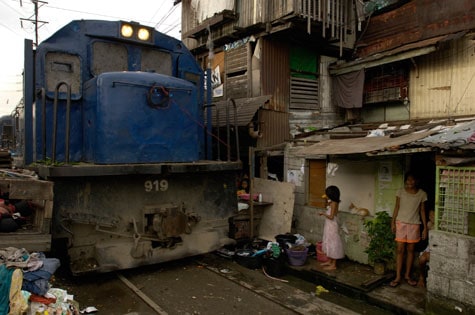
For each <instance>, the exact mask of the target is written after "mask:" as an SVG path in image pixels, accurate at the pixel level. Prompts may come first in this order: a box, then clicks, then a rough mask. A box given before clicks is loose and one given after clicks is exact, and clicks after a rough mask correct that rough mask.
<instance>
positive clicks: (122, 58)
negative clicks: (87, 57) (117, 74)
mask: <svg viewBox="0 0 475 315" xmlns="http://www.w3.org/2000/svg"><path fill="white" fill-rule="evenodd" d="M127 70H128V62H127V48H126V47H125V46H124V45H120V44H113V43H105V42H95V43H94V44H93V45H92V63H91V72H92V74H93V75H99V74H101V73H104V72H111V71H127Z"/></svg>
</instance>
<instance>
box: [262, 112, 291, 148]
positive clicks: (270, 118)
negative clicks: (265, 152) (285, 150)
mask: <svg viewBox="0 0 475 315" xmlns="http://www.w3.org/2000/svg"><path fill="white" fill-rule="evenodd" d="M259 131H260V132H261V133H262V138H258V140H257V147H258V148H269V147H272V146H274V145H278V144H282V143H284V142H285V141H286V140H288V139H289V138H290V133H289V132H290V130H289V114H288V113H282V112H275V111H271V110H264V109H261V110H259Z"/></svg>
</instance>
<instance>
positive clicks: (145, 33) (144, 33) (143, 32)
mask: <svg viewBox="0 0 475 315" xmlns="http://www.w3.org/2000/svg"><path fill="white" fill-rule="evenodd" d="M137 37H138V38H139V39H140V40H144V41H148V40H149V38H150V31H149V30H148V29H146V28H139V32H138V33H137Z"/></svg>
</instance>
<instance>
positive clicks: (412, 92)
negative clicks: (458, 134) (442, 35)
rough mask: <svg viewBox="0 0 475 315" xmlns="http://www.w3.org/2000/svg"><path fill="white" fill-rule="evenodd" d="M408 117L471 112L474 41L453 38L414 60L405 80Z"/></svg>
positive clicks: (474, 88) (473, 104) (473, 103)
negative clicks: (443, 45) (407, 92)
mask: <svg viewBox="0 0 475 315" xmlns="http://www.w3.org/2000/svg"><path fill="white" fill-rule="evenodd" d="M409 100H410V114H411V119H418V118H432V117H440V118H450V117H454V116H465V115H473V114H474V113H475V41H474V40H471V39H469V38H468V37H464V38H461V39H459V40H454V41H452V42H450V44H449V45H447V47H446V48H444V49H441V50H439V51H437V52H435V53H432V54H430V55H425V56H421V57H419V58H417V59H415V67H413V68H412V71H411V76H410V83H409Z"/></svg>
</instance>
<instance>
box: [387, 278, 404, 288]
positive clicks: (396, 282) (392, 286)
mask: <svg viewBox="0 0 475 315" xmlns="http://www.w3.org/2000/svg"><path fill="white" fill-rule="evenodd" d="M400 284H401V282H400V281H396V280H393V281H391V282H389V286H390V287H391V288H395V287H397V286H398V285H400Z"/></svg>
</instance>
